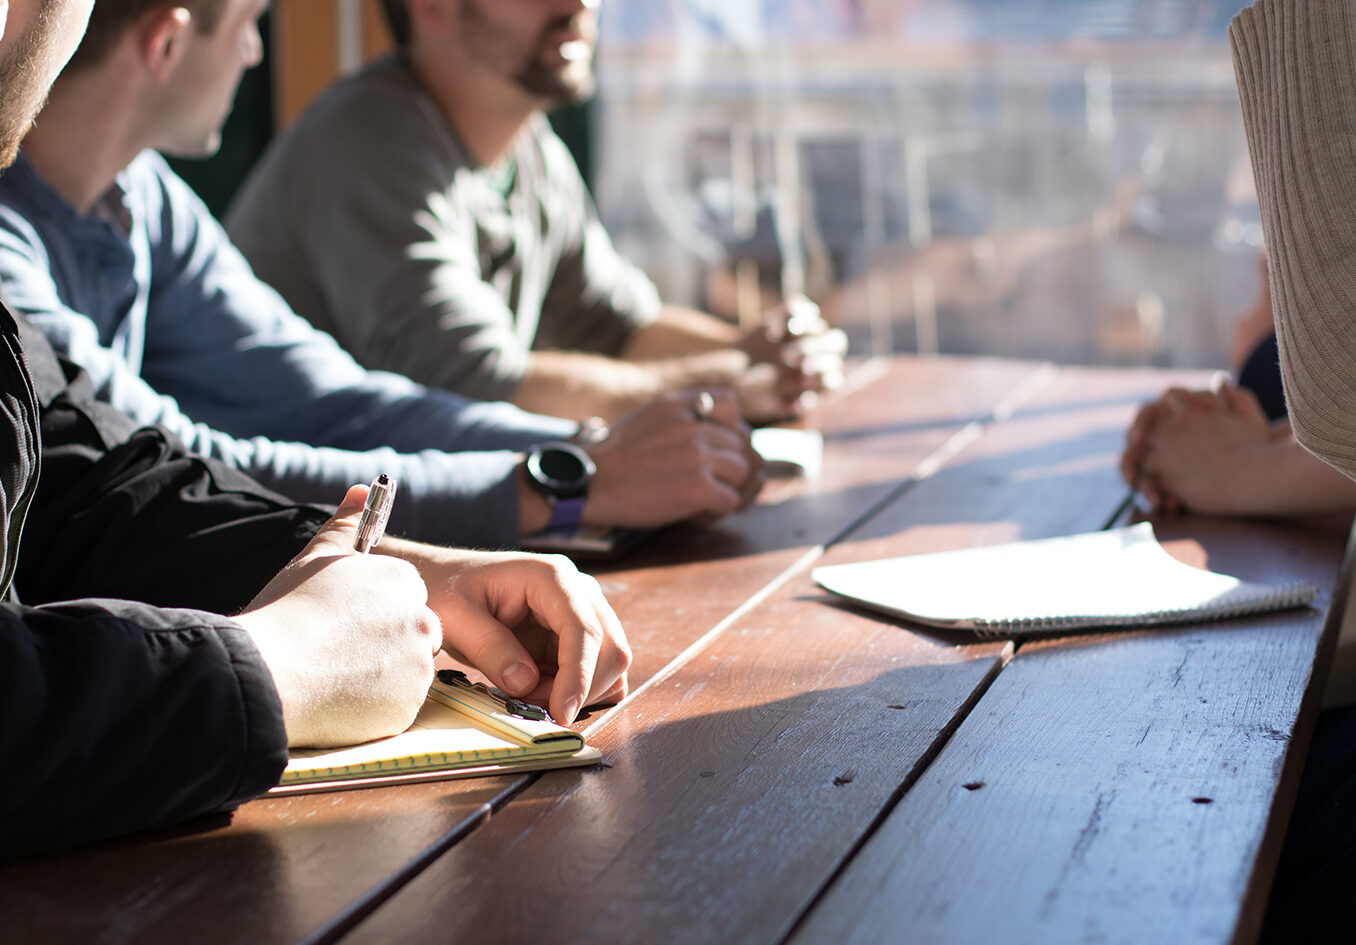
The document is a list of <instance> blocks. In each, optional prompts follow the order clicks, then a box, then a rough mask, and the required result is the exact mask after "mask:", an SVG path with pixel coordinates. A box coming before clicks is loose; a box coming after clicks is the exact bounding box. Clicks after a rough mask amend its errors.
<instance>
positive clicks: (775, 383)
mask: <svg viewBox="0 0 1356 945" xmlns="http://www.w3.org/2000/svg"><path fill="white" fill-rule="evenodd" d="M740 349H741V350H742V351H744V352H745V354H747V355H748V357H749V361H750V366H749V367H748V369H747V370H745V371H744V372H743V374H742V375H741V376H740V377H739V378H738V379H737V380H736V382H735V390H736V392H737V393H738V394H739V402H740V406H741V407H742V408H743V411H744V416H745V417H747V418H748V419H749V420H750V421H751V422H753V423H764V422H769V421H772V420H783V419H786V418H787V417H794V416H798V415H799V414H801V413H802V412H803V411H804V410H805V407H806V406H807V405H808V404H810V403H812V402H813V401H814V398H815V397H816V396H817V395H818V394H819V393H821V392H823V391H826V390H832V389H833V388H835V387H837V386H838V385H839V384H841V383H842V382H843V357H844V355H846V354H847V335H845V334H844V333H843V332H842V331H841V330H839V329H836V328H830V327H829V324H828V322H826V321H824V319H823V317H821V315H820V313H819V306H817V305H815V304H814V303H813V302H811V301H810V300H809V299H807V298H805V297H804V296H792V297H791V298H788V299H787V300H786V301H784V302H783V303H782V304H781V305H780V306H778V307H777V308H775V309H772V310H771V311H769V312H767V313H765V314H764V316H763V323H762V325H760V326H759V327H758V328H756V329H755V330H753V331H752V332H750V333H749V334H747V335H745V336H744V339H743V341H742V342H741V344H740Z"/></svg>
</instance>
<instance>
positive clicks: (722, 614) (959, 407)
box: [0, 360, 1035, 943]
mask: <svg viewBox="0 0 1356 945" xmlns="http://www.w3.org/2000/svg"><path fill="white" fill-rule="evenodd" d="M1034 370H1035V369H1034V368H1033V366H1032V365H1030V364H1019V363H1013V362H988V361H955V362H947V361H940V360H939V361H919V360H901V361H899V362H896V363H895V364H894V365H892V366H891V367H890V369H889V370H888V371H885V372H883V373H882V371H880V370H877V369H876V368H875V367H873V366H871V365H866V366H863V367H862V368H860V369H859V370H858V371H857V372H856V374H855V376H854V384H853V387H852V388H851V389H850V390H848V391H846V392H845V393H844V394H843V395H842V396H840V397H837V398H834V399H832V400H831V401H830V402H828V403H826V405H825V406H824V407H823V408H822V409H820V410H819V411H817V412H816V414H815V416H814V417H812V418H811V419H812V421H813V422H816V423H819V424H821V425H822V426H823V428H824V429H825V431H826V433H827V435H828V439H829V445H828V449H827V453H826V460H825V467H824V471H823V475H822V477H821V478H820V479H819V480H818V481H816V482H813V483H805V482H791V483H783V484H779V485H777V486H774V487H773V488H772V489H770V490H769V495H768V497H767V499H766V500H765V502H764V503H762V504H760V505H759V506H757V507H755V508H753V509H750V510H748V511H746V512H745V513H742V514H741V515H740V516H737V517H735V518H734V519H732V520H731V521H729V522H726V523H722V524H721V525H719V526H717V527H716V528H714V529H711V530H708V531H702V530H699V529H677V530H674V531H673V532H671V533H669V534H666V535H665V536H662V539H661V540H658V541H656V542H655V543H654V544H652V545H651V546H649V547H647V548H645V549H644V550H643V551H642V552H641V555H640V557H639V558H638V560H637V561H636V562H635V563H633V564H630V565H628V566H617V567H613V568H611V569H608V570H606V571H605V572H604V573H602V574H601V577H602V580H603V582H604V586H605V588H606V589H607V591H608V594H609V596H610V598H611V599H612V600H613V602H614V604H615V605H616V606H617V608H618V611H619V613H620V614H621V615H622V617H623V619H624V621H625V622H626V624H627V627H628V632H629V633H630V635H631V639H632V641H633V644H634V645H635V648H636V650H637V652H638V654H639V659H638V661H637V666H636V670H635V672H634V673H633V679H634V680H635V681H636V683H642V682H643V681H644V680H645V679H647V678H649V677H651V676H652V675H654V674H655V673H657V672H659V671H661V670H662V669H663V668H664V667H665V666H666V665H667V664H668V662H669V661H670V660H671V659H672V658H673V657H674V656H675V655H677V654H679V653H681V652H682V651H683V650H685V649H686V648H687V647H689V646H690V645H691V644H692V643H693V642H694V641H696V640H699V639H701V638H702V637H703V636H704V635H705V634H707V633H708V632H710V631H711V630H712V628H715V627H717V626H718V625H720V623H721V621H722V620H724V619H725V618H727V617H728V616H729V615H730V614H731V613H732V612H734V611H735V610H736V609H737V608H738V607H739V606H740V605H741V604H742V603H744V601H745V600H747V599H748V598H750V597H751V596H753V595H754V594H756V593H757V592H758V591H759V590H760V589H762V588H764V587H765V586H767V585H768V584H770V583H772V582H774V581H775V580H776V579H777V578H778V576H779V575H781V574H783V573H784V572H786V571H787V569H788V568H790V567H792V566H793V565H794V564H795V563H796V562H797V561H798V560H800V559H801V558H802V557H803V556H804V555H805V552H806V549H807V548H810V547H813V546H815V545H816V544H817V543H822V542H826V541H828V540H829V539H831V538H832V537H833V536H834V535H836V534H838V533H839V532H841V531H842V530H843V528H844V527H846V526H847V525H848V523H849V522H851V521H853V520H855V519H856V518H857V517H859V516H861V515H862V514H864V513H865V512H866V511H867V510H868V509H869V508H871V507H872V506H873V504H875V503H878V502H880V501H881V500H882V499H883V498H884V497H886V496H888V495H889V494H890V493H891V492H892V491H893V490H895V489H896V488H897V487H898V484H899V483H900V482H901V481H904V480H907V478H908V477H909V476H910V474H911V473H912V472H913V470H914V468H915V467H916V466H917V465H918V464H919V463H920V462H921V461H923V460H924V459H925V458H926V457H927V456H928V455H929V454H930V453H932V452H933V451H935V450H936V449H937V448H938V447H939V446H940V445H941V444H944V443H945V442H947V440H948V438H950V437H951V436H953V435H954V434H955V432H956V430H957V429H958V428H961V427H963V426H964V425H965V424H967V423H969V422H971V421H972V420H974V419H976V418H983V417H985V416H987V415H988V414H989V413H990V412H991V411H992V409H993V408H994V406H995V404H997V403H999V402H1001V401H1002V400H1003V398H1004V397H1006V396H1007V395H1009V394H1010V393H1011V392H1012V391H1013V390H1014V389H1017V388H1019V387H1020V386H1021V385H1022V383H1023V382H1024V381H1026V380H1027V379H1028V378H1030V377H1031V376H1032V373H1033V371H1034ZM713 691H714V690H713ZM798 691H799V690H798ZM553 777H554V776H553ZM578 777H579V776H578V775H571V774H567V775H563V776H562V778H556V779H555V780H557V781H561V780H562V779H563V781H564V783H567V784H571V783H574V782H575V780H576V779H578ZM589 777H591V776H586V780H587V778H589ZM529 782H530V779H525V778H516V779H514V778H496V779H478V780H474V781H462V782H442V783H438V784H427V785H409V786H404V787H398V788H385V789H376V790H370V791H351V792H345V793H342V794H330V795H318V796H312V797H294V798H290V799H286V800H282V799H270V800H261V801H256V802H254V803H251V804H248V805H246V806H245V807H244V808H242V809H241V810H240V811H239V812H237V813H236V815H235V816H234V818H233V820H232V821H231V822H229V823H226V822H207V823H201V824H197V825H194V826H193V827H192V828H191V829H190V830H187V831H178V832H172V833H169V834H164V835H161V836H157V837H149V838H138V839H133V840H129V841H124V842H121V843H115V844H106V845H102V846H99V847H95V848H92V849H89V850H85V851H77V852H74V853H70V854H65V855H62V856H57V857H49V858H45V859H42V860H37V861H29V862H25V863H18V864H11V865H8V866H0V913H3V914H5V915H7V916H19V917H21V918H20V919H19V920H18V921H15V922H12V923H10V924H9V925H8V927H6V928H0V940H4V941H8V940H13V941H22V942H25V943H35V942H45V941H46V942H51V941H69V940H71V939H72V938H76V937H79V938H80V939H82V940H84V941H87V942H97V941H122V940H127V939H135V940H137V941H150V942H182V941H194V942H203V943H210V942H218V941H220V942H234V941H250V942H289V941H297V940H298V939H300V938H302V937H304V936H305V935H307V934H310V933H311V932H313V931H314V930H316V929H317V928H322V927H323V928H342V927H343V925H344V923H345V921H346V916H347V915H349V914H350V913H352V914H361V913H362V912H363V911H364V910H365V909H366V908H368V906H369V904H370V903H371V902H375V901H378V900H380V899H381V898H382V897H383V896H385V895H386V894H387V893H388V891H389V888H390V887H391V886H393V885H398V884H399V883H401V882H403V881H404V879H405V878H406V874H407V873H409V872H413V871H416V870H417V869H418V868H419V867H420V866H422V865H423V862H424V860H425V859H426V858H428V857H431V856H434V855H436V854H437V853H438V852H440V851H441V850H442V849H443V848H445V847H447V846H450V845H452V844H453V843H455V842H456V841H457V840H459V839H460V838H461V836H462V835H463V834H464V833H466V832H467V831H469V830H470V829H471V828H473V827H474V826H475V825H476V824H478V823H479V822H480V821H482V820H483V819H484V817H485V816H486V814H487V812H488V810H489V808H490V807H491V806H494V805H498V804H501V803H503V801H504V800H505V799H506V798H508V797H510V796H512V795H513V794H514V793H516V792H517V791H519V790H521V789H522V788H523V787H524V786H525V785H527V784H528V783H529ZM605 783H606V782H605ZM7 936H12V938H6V937H7Z"/></svg>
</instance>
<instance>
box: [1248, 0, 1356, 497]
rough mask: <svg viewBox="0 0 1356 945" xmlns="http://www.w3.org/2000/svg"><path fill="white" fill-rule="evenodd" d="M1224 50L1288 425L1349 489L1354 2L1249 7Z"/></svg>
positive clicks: (1355, 396) (1353, 388)
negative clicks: (1243, 132)
mask: <svg viewBox="0 0 1356 945" xmlns="http://www.w3.org/2000/svg"><path fill="white" fill-rule="evenodd" d="M1229 39H1230V41H1231V43H1232V45H1233V51H1234V70H1235V73H1236V74H1237V77H1238V91H1239V98H1240V99H1241V101H1242V105H1243V121H1244V125H1245V126H1246V128H1247V133H1248V149H1249V151H1250V152H1251V154H1252V165H1253V174H1254V176H1255V177H1256V179H1257V195H1258V199H1259V200H1260V202H1261V206H1262V229H1263V231H1264V233H1265V235H1266V246H1267V255H1268V259H1269V266H1270V276H1271V298H1272V308H1273V311H1274V313H1275V317H1276V333H1277V338H1278V340H1279V342H1280V349H1281V372H1282V375H1283V377H1284V381H1285V391H1286V399H1287V400H1288V402H1289V407H1290V420H1291V425H1292V427H1293V428H1294V432H1295V436H1296V438H1297V439H1298V440H1299V441H1300V443H1301V444H1302V445H1303V446H1304V447H1305V448H1306V449H1308V450H1309V451H1310V452H1312V453H1313V454H1314V455H1316V456H1318V457H1319V458H1320V459H1322V460H1324V461H1325V462H1327V463H1329V464H1330V465H1332V466H1335V467H1336V468H1337V469H1339V470H1341V471H1342V472H1344V473H1346V474H1347V475H1348V476H1350V477H1351V478H1353V479H1356V0H1259V2H1257V3H1256V4H1255V5H1254V6H1252V7H1250V8H1249V9H1247V10H1244V11H1243V12H1242V13H1240V14H1239V15H1238V16H1237V17H1236V18H1235V19H1234V22H1233V24H1232V25H1231V26H1230V28H1229Z"/></svg>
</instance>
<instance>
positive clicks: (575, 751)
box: [269, 670, 602, 794]
mask: <svg viewBox="0 0 1356 945" xmlns="http://www.w3.org/2000/svg"><path fill="white" fill-rule="evenodd" d="M601 759H602V753H601V752H599V751H598V750H597V749H595V748H591V747H589V746H588V745H586V744H584V738H583V736H582V735H580V734H579V733H578V732H575V731H572V730H570V729H568V728H565V727H564V726H562V725H557V724H556V723H555V722H554V721H552V720H551V717H550V716H548V715H547V714H546V713H545V712H544V711H543V710H541V709H539V708H537V707H536V706H531V705H526V704H524V703H521V702H518V701H517V700H515V699H509V698H506V697H504V696H503V695H501V694H499V693H497V692H493V691H491V690H490V689H488V688H487V687H485V686H483V685H480V684H478V683H474V684H473V683H471V682H470V681H469V680H467V679H466V677H465V676H464V675H462V674H461V673H459V672H456V671H454V670H440V671H439V673H438V677H437V678H436V679H435V680H434V682H433V685H432V686H431V687H429V691H428V697H427V698H426V699H425V700H424V706H423V708H422V709H420V710H419V714H418V715H417V716H416V717H415V719H414V724H412V725H411V726H410V727H409V728H408V729H406V730H405V731H404V732H402V733H400V734H399V735H393V736H391V737H390V738H382V739H378V740H376V741H371V742H365V743H363V744H361V745H353V746H351V747H348V748H337V749H334V748H318V749H296V750H293V751H292V753H291V755H290V757H289V760H288V762H287V769H286V770H285V771H284V772H283V776H282V780H281V782H280V783H279V784H278V786H277V787H275V788H273V789H272V790H271V791H270V792H269V793H271V794H296V793H302V792H307V791H335V790H342V789H345V788H356V787H373V786H376V785H380V784H397V783H407V782H410V781H433V780H441V779H444V778H467V777H475V776H478V775H483V774H498V773H501V772H514V771H535V770H540V769H545V768H564V767H573V766H576V765H589V764H594V763H596V762H598V761H600V760H601Z"/></svg>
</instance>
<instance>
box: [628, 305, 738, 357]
mask: <svg viewBox="0 0 1356 945" xmlns="http://www.w3.org/2000/svg"><path fill="white" fill-rule="evenodd" d="M740 341H741V335H740V332H739V329H738V328H736V327H735V326H734V325H731V324H730V323H729V322H725V321H722V320H721V319H719V318H716V317H715V316H713V315H708V314H706V313H705V312H699V311H697V310H696V309H690V308H683V307H681V306H677V305H666V306H664V308H663V310H662V311H661V312H660V314H659V318H658V319H657V320H656V321H654V322H651V323H650V324H648V325H646V326H644V327H643V328H638V329H636V331H635V332H633V333H632V335H631V337H630V338H629V339H628V340H627V342H626V346H625V347H624V348H623V349H622V353H621V356H622V357H623V358H624V359H626V360H628V361H651V360H656V359H661V358H673V357H677V356H680V355H686V354H701V353H704V352H707V351H719V350H721V349H724V348H735V347H738V345H739V343H740Z"/></svg>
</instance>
